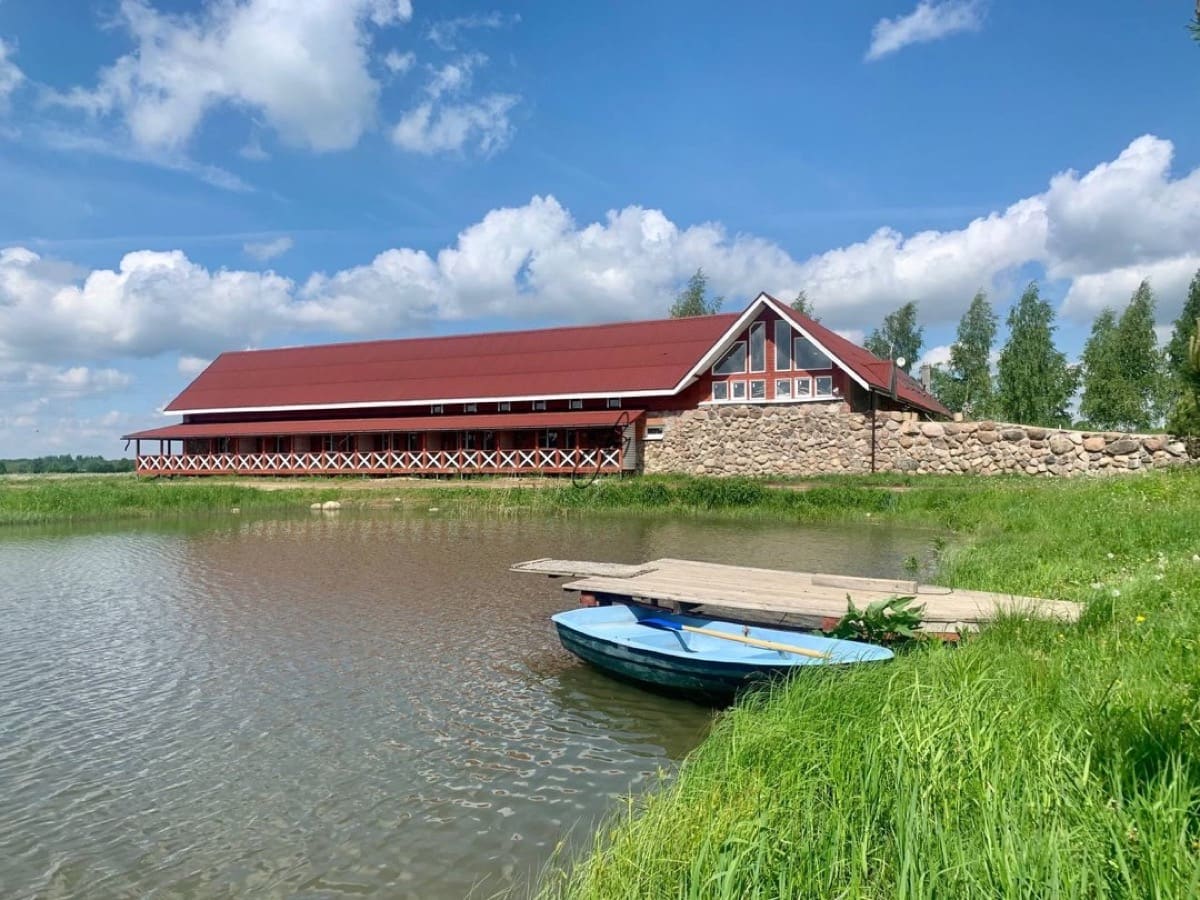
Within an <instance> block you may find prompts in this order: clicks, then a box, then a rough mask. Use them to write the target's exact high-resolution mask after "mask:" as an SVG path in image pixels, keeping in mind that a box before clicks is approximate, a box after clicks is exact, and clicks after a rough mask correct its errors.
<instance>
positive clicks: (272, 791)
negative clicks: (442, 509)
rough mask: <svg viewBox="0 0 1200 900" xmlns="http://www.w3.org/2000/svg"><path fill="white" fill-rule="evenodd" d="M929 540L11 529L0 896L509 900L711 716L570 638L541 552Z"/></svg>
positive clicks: (814, 533)
mask: <svg viewBox="0 0 1200 900" xmlns="http://www.w3.org/2000/svg"><path fill="white" fill-rule="evenodd" d="M929 542H930V536H929V535H927V534H922V533H919V532H916V533H914V532H911V531H901V530H894V529H889V528H887V527H883V526H879V525H861V526H855V527H847V528H822V529H810V528H801V527H796V526H782V525H758V524H749V523H745V522H736V523H713V522H707V521H703V520H690V519H689V520H683V521H671V520H667V519H663V518H650V519H647V518H634V517H629V518H612V517H604V518H591V519H587V518H561V517H555V518H491V519H487V518H485V519H482V520H481V519H477V518H476V519H466V518H459V517H455V518H444V517H440V516H439V514H433V513H431V514H421V515H413V514H407V515H400V514H384V513H380V514H351V513H346V512H343V513H340V514H337V515H313V516H312V517H307V516H306V517H293V518H272V519H249V518H247V519H239V518H237V517H227V518H221V519H213V520H202V521H193V522H189V523H177V524H156V525H137V526H128V527H121V528H91V529H62V528H57V529H40V530H28V529H26V530H13V529H9V530H7V531H5V532H0V896H3V897H6V898H12V897H35V896H36V897H71V896H89V897H143V896H163V897H166V896H171V897H176V896H195V897H226V896H255V897H271V896H303V897H337V896H342V895H363V894H372V893H375V894H378V895H380V896H388V897H418V898H422V900H425V898H440V897H447V898H459V897H464V896H466V895H468V894H469V893H472V892H473V895H476V896H487V895H490V894H492V893H493V892H495V891H498V890H501V889H503V888H505V887H507V886H510V885H513V884H517V885H522V884H525V883H527V882H529V881H530V880H532V879H533V878H534V877H535V876H536V873H537V871H538V870H539V869H540V868H541V867H542V866H544V865H545V863H546V860H547V859H548V858H549V857H550V855H551V854H552V852H553V851H554V848H555V846H556V845H557V844H558V843H559V842H560V841H562V840H564V839H566V838H567V837H568V834H569V833H570V834H571V835H574V836H575V838H576V839H578V840H586V837H587V834H588V830H589V829H590V827H591V826H593V825H594V823H595V822H596V820H597V819H598V818H599V817H601V816H603V815H604V814H605V813H606V812H607V811H609V810H611V809H613V807H614V801H615V800H616V799H617V798H619V797H621V796H623V795H625V794H627V793H628V792H630V791H638V790H640V789H642V788H643V787H645V786H648V785H652V784H654V783H655V782H656V779H657V773H659V772H660V771H669V770H670V769H671V768H672V767H673V766H674V765H675V764H676V763H677V762H678V761H679V760H680V759H681V758H682V757H683V756H684V755H685V754H686V753H687V752H688V751H689V750H690V749H692V748H693V747H694V746H695V745H696V744H697V743H698V742H699V741H700V740H702V739H703V737H704V735H705V734H706V732H707V730H708V728H709V726H710V724H711V722H712V719H713V716H714V713H713V712H712V711H711V710H708V709H705V708H703V707H701V706H697V705H694V704H691V703H688V702H685V701H678V700H670V699H666V698H663V697H659V696H656V695H654V694H650V693H646V692H643V691H641V690H638V689H637V688H633V687H629V686H625V685H622V684H619V683H617V682H613V681H611V680H609V679H608V678H606V677H605V676H603V675H601V674H599V673H597V672H595V671H592V670H590V669H588V668H586V667H584V666H583V665H582V664H580V663H578V662H577V661H575V660H574V658H572V657H570V656H569V655H568V654H566V653H565V652H564V651H563V650H561V649H560V647H559V645H558V641H557V638H556V637H555V634H554V631H553V628H552V626H551V624H550V623H549V621H548V618H547V617H548V616H549V615H550V614H552V613H554V612H556V611H559V610H561V609H567V608H570V607H571V606H572V605H573V603H574V602H575V601H574V598H573V597H572V596H570V595H567V594H564V593H563V592H562V591H561V589H560V588H559V586H558V585H559V583H558V582H555V581H551V580H549V579H545V578H539V577H535V576H530V575H516V574H512V573H509V572H508V571H507V568H508V566H509V565H510V564H511V563H513V562H516V561H518V560H523V559H531V558H534V557H539V556H553V557H563V558H583V559H604V560H611V561H616V562H640V561H643V560H646V559H653V558H656V557H660V556H687V557H693V558H699V559H707V560H712V561H715V562H732V563H743V564H746V565H759V566H770V567H776V568H795V569H815V570H818V571H831V572H846V573H854V574H861V575H874V576H898V575H901V574H902V563H903V560H904V559H905V558H906V557H907V556H909V555H910V554H917V555H921V554H924V553H925V552H926V551H927V550H928V547H929Z"/></svg>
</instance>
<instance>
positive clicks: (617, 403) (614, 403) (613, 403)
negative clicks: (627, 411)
mask: <svg viewBox="0 0 1200 900" xmlns="http://www.w3.org/2000/svg"><path fill="white" fill-rule="evenodd" d="M608 408H609V409H620V408H621V398H620V397H609V398H608Z"/></svg>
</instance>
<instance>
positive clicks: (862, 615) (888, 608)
mask: <svg viewBox="0 0 1200 900" xmlns="http://www.w3.org/2000/svg"><path fill="white" fill-rule="evenodd" d="M916 599H917V598H916V597H891V598H889V599H887V600H876V601H875V602H873V603H868V604H867V605H866V606H865V607H863V608H862V609H859V608H858V607H857V606H855V605H854V600H853V599H852V598H851V597H850V595H849V594H847V595H846V605H847V611H846V614H845V615H844V616H842V618H841V619H839V620H838V622H837V624H836V625H834V626H833V627H832V628H831V629H829V630H828V631H827V632H825V633H826V634H827V635H829V636H830V637H834V638H847V639H851V640H856V641H866V642H868V643H871V644H894V643H897V642H906V641H912V640H916V638H917V629H918V628H920V627H921V620H922V618H923V617H924V615H925V607H924V605H922V604H918V605H915V606H914V605H913V604H914V603H915V602H916Z"/></svg>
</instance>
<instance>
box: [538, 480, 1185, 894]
mask: <svg viewBox="0 0 1200 900" xmlns="http://www.w3.org/2000/svg"><path fill="white" fill-rule="evenodd" d="M980 490H981V493H983V494H984V495H985V496H984V497H983V498H976V499H972V498H970V497H960V498H957V499H956V500H955V502H954V508H953V509H952V510H951V509H949V508H946V507H944V506H943V505H942V503H941V501H940V500H939V499H937V497H938V496H939V493H938V492H937V490H936V489H935V488H933V487H932V486H931V488H930V490H929V492H928V493H927V494H926V496H923V497H922V496H920V495H921V494H922V493H923V492H924V491H923V488H922V486H921V485H919V484H918V485H915V486H914V489H913V491H912V492H910V493H905V494H902V495H900V496H899V497H898V499H897V502H898V506H899V507H900V508H901V509H902V510H904V509H907V510H908V511H910V513H915V514H913V515H912V516H911V518H913V519H918V518H923V517H924V516H925V515H926V514H928V513H929V512H930V511H934V510H936V511H937V512H936V516H942V515H945V516H947V517H952V518H953V521H954V522H955V523H956V526H957V527H958V529H959V535H958V540H957V542H956V543H955V545H953V546H950V547H948V548H946V550H945V551H944V553H943V554H942V557H941V572H940V574H941V575H942V576H944V577H946V578H947V579H948V580H951V581H952V582H953V583H956V584H964V585H969V586H971V587H976V588H980V589H991V590H1008V591H1012V592H1015V593H1021V594H1029V595H1043V596H1046V595H1049V596H1060V597H1068V598H1071V599H1078V600H1085V601H1088V610H1087V612H1086V614H1085V616H1084V618H1083V620H1082V621H1081V622H1080V623H1078V624H1076V625H1070V626H1067V625H1063V624H1059V623H1053V622H1039V621H1027V620H1025V619H1023V618H1022V617H1019V616H1017V617H1012V618H1010V619H1007V620H1003V621H1001V622H999V623H997V624H996V625H995V626H993V627H992V628H990V629H988V630H987V631H985V632H983V633H982V634H980V635H978V636H977V637H974V638H972V639H971V640H969V641H967V642H965V643H964V644H963V645H962V646H960V647H958V648H953V649H951V648H946V647H942V646H939V645H937V644H936V643H929V644H923V645H921V646H920V647H919V648H917V649H916V650H915V651H914V652H910V653H906V654H904V655H903V656H901V657H898V658H897V659H896V660H894V661H893V662H891V663H888V664H887V665H884V666H880V667H876V668H871V667H865V666H864V667H855V668H853V669H850V670H847V671H832V670H825V671H822V670H810V671H806V672H804V673H802V675H801V677H798V678H797V679H795V680H794V681H793V682H792V683H791V684H789V685H787V686H786V687H784V688H781V689H778V690H776V691H774V692H772V693H769V694H765V693H764V694H758V695H751V696H749V697H747V698H746V699H745V700H744V701H743V702H741V703H740V704H739V705H737V706H736V707H734V708H733V709H732V710H730V711H729V712H727V713H725V714H723V715H722V716H721V718H720V720H719V721H718V723H717V725H716V727H715V729H714V732H713V734H712V735H711V737H710V738H709V739H708V740H707V741H706V742H705V743H704V744H703V745H702V746H701V747H700V748H699V749H698V750H697V751H696V752H695V753H694V754H692V755H691V756H690V757H689V758H688V759H687V760H686V761H685V763H684V765H683V767H682V769H681V771H680V772H679V773H678V775H677V776H676V777H675V778H674V779H673V780H671V781H669V782H667V783H664V785H663V786H662V788H661V789H660V790H658V791H653V792H650V793H648V794H646V795H644V796H642V797H641V798H639V799H636V800H630V801H628V803H627V805H626V807H625V808H624V809H623V810H622V812H621V814H620V815H618V816H615V817H614V818H613V819H612V820H611V821H610V822H609V823H608V824H607V826H605V827H603V828H601V829H600V830H599V832H598V833H597V835H596V837H595V843H594V846H593V847H592V848H591V850H590V852H588V853H587V854H586V855H585V856H583V857H582V858H581V859H579V860H578V861H577V862H576V864H575V865H574V866H573V867H568V868H564V869H559V870H555V871H554V872H552V873H549V874H548V875H547V876H546V878H545V879H544V881H543V884H542V890H543V893H544V895H545V896H547V897H557V896H563V897H575V898H589V900H591V898H641V897H697V898H699V897H705V898H725V897H728V898H733V897H737V898H752V897H762V898H768V897H769V898H785V897H786V898H790V897H846V898H857V897H871V898H883V897H900V896H903V897H1089V898H1090V897H1113V898H1118V897H1120V898H1125V897H1161V898H1174V897H1190V896H1200V477H1198V476H1197V475H1196V474H1192V473H1187V472H1181V473H1174V474H1156V475H1151V476H1147V477H1142V478H1132V479H1106V480H1102V481H1099V480H1097V481H1083V482H1071V483H1061V482H1052V483H1051V482H1036V483H1029V482H1026V483H1023V484H1013V483H1008V484H1003V483H990V482H989V483H987V484H986V485H981V486H980ZM950 493H951V494H954V493H956V492H955V491H953V490H952V491H950Z"/></svg>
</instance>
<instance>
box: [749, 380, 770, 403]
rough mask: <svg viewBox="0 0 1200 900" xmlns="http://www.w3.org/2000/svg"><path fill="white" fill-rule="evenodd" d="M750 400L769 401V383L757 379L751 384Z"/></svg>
mask: <svg viewBox="0 0 1200 900" xmlns="http://www.w3.org/2000/svg"><path fill="white" fill-rule="evenodd" d="M750 399H751V400H766V399H767V383H766V382H765V381H763V380H762V379H761V378H756V379H754V380H753V381H751V382H750Z"/></svg>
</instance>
